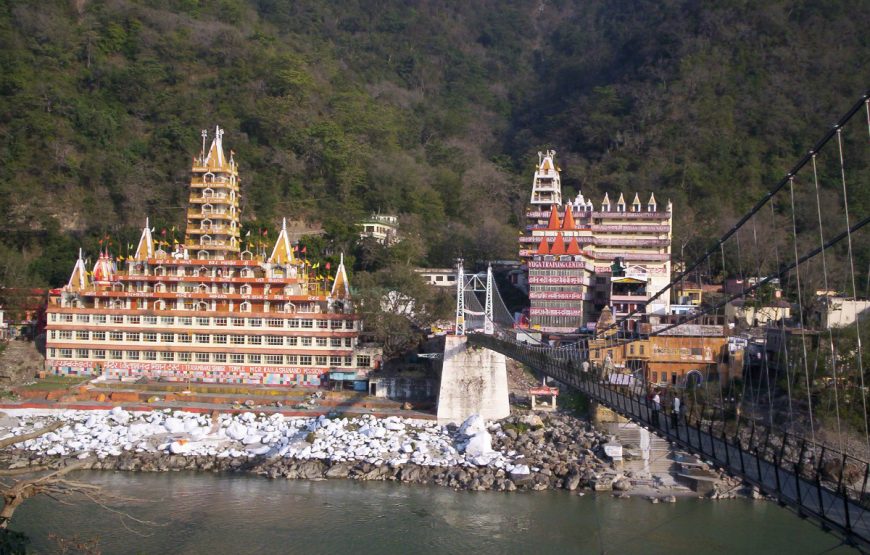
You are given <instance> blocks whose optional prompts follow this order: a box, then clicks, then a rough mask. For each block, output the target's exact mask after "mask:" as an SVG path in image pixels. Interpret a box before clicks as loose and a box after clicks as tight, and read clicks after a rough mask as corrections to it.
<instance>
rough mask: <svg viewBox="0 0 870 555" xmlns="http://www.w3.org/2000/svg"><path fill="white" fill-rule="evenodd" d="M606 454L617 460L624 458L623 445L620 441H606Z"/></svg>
mask: <svg viewBox="0 0 870 555" xmlns="http://www.w3.org/2000/svg"><path fill="white" fill-rule="evenodd" d="M604 454H605V455H607V456H608V457H610V458H611V459H613V460H615V461H621V460H622V445H620V444H619V443H605V444H604Z"/></svg>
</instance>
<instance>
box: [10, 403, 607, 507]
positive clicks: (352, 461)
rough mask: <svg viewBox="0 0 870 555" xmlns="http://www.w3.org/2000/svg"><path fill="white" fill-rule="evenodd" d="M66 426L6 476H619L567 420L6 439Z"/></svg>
mask: <svg viewBox="0 0 870 555" xmlns="http://www.w3.org/2000/svg"><path fill="white" fill-rule="evenodd" d="M56 420H61V421H63V422H64V423H65V424H64V426H62V427H61V428H59V429H58V430H56V431H54V432H50V433H48V434H45V435H43V436H41V437H39V438H36V439H32V440H27V441H25V442H23V443H21V444H17V445H16V446H15V449H14V450H8V451H6V452H3V453H0V465H2V466H4V467H6V468H24V467H27V466H34V465H50V466H58V465H63V464H68V463H69V462H72V461H75V460H77V459H82V460H87V463H86V466H85V468H90V469H104V470H128V471H171V470H176V471H177V470H199V471H215V472H247V473H252V474H258V475H263V476H268V477H270V478H282V477H283V478H288V479H309V480H318V479H324V478H348V479H358V480H395V481H402V482H414V483H422V484H437V485H442V486H448V487H453V488H456V489H468V490H495V491H514V490H517V489H531V490H543V489H555V488H564V489H568V490H575V489H577V488H580V487H591V486H592V485H594V484H595V483H596V482H597V481H598V480H599V479H600V478H601V477H602V476H603V475H605V474H606V473H607V466H608V465H607V464H606V463H604V462H603V461H602V460H601V459H600V458H599V456H600V455H601V454H602V452H603V451H602V446H603V444H604V443H606V441H607V440H606V438H605V437H604V436H603V435H601V434H599V433H598V432H596V431H594V430H593V429H592V428H591V426H590V425H589V424H588V423H587V422H584V421H581V420H578V419H575V418H573V417H569V416H564V415H551V416H549V417H548V418H547V420H546V421H542V420H541V419H540V418H539V417H537V416H535V415H528V416H525V417H509V418H507V419H503V420H501V421H497V422H489V423H487V422H485V421H483V420H482V419H481V418H479V417H477V416H472V417H471V418H469V419H468V420H467V421H466V422H465V423H463V425H462V426H460V427H458V428H457V427H455V426H439V425H437V424H435V423H433V422H431V421H422V420H413V419H402V418H398V417H389V418H384V419H378V418H375V417H372V416H367V415H366V416H361V417H358V418H336V419H329V418H326V417H318V418H287V417H284V416H282V415H279V414H273V415H265V414H254V413H250V412H249V413H244V414H240V415H229V414H221V415H215V417H214V418H212V417H210V416H207V415H202V414H194V413H185V412H169V411H158V412H128V411H125V410H123V409H120V408H115V409H113V410H111V411H98V412H95V411H64V412H59V413H55V414H39V413H32V412H31V413H28V412H25V411H21V412H20V413H19V414H17V415H14V416H7V417H5V418H2V419H0V434H2V435H4V436H5V437H9V436H10V435H20V434H23V433H27V432H30V431H32V430H34V429H36V428H40V427H42V426H45V425H48V424H50V423H51V422H54V421H56ZM4 427H5V431H4V430H3V428H4ZM601 456H603V455H601Z"/></svg>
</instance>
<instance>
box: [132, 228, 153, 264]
mask: <svg viewBox="0 0 870 555" xmlns="http://www.w3.org/2000/svg"><path fill="white" fill-rule="evenodd" d="M133 258H135V259H136V260H146V259H148V258H154V240H153V239H152V238H151V226H150V225H149V223H148V218H145V228H144V229H143V230H142V237H140V238H139V245H138V246H136V253H135V254H134V255H133Z"/></svg>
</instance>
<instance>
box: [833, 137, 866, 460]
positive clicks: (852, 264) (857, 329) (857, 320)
mask: <svg viewBox="0 0 870 555" xmlns="http://www.w3.org/2000/svg"><path fill="white" fill-rule="evenodd" d="M837 146H838V149H839V153H840V179H841V181H842V182H843V209H844V211H845V213H846V239H847V242H846V244H847V246H848V249H849V275H850V277H851V279H852V298H853V299H854V300H856V301H857V300H858V289H857V287H856V286H855V260H854V258H853V255H852V230H851V229H850V228H849V196H848V193H847V191H846V164H845V162H844V161H843V133H842V129H841V128H839V127H838V128H837ZM855 335H856V337H855V339H856V341H857V344H858V352H857V358H858V376H859V377H860V378H861V402H862V404H863V407H864V438H865V441H866V442H867V448H868V450H870V427H868V423H867V390H866V389H864V362H863V354H862V353H861V323H860V318H858V317H857V315H855Z"/></svg>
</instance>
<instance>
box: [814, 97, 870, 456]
mask: <svg viewBox="0 0 870 555" xmlns="http://www.w3.org/2000/svg"><path fill="white" fill-rule="evenodd" d="M868 117H870V112H868ZM868 123H870V119H868ZM813 184H814V185H815V190H816V215H817V216H818V220H819V244H821V246H822V253H821V254H822V276H823V279H824V281H823V284H824V289H825V296H826V298H827V295H828V291H829V286H828V262H827V256H826V254H825V233H824V229H823V226H822V201H821V197H820V195H819V173H818V168H817V166H816V155H815V154H813ZM826 310H827V307H826ZM825 325H826V327H827V328H828V344H829V346H830V349H831V372H832V375H833V378H834V413H835V414H836V417H837V437H838V438H839V444H840V451H842V450H843V431H842V429H841V428H840V392H839V389H840V384H839V381H840V380H839V379H838V377H837V355H836V352H835V351H834V332H833V329H832V328H831V325H830V322H826V323H825ZM819 351H821V348H819Z"/></svg>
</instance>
